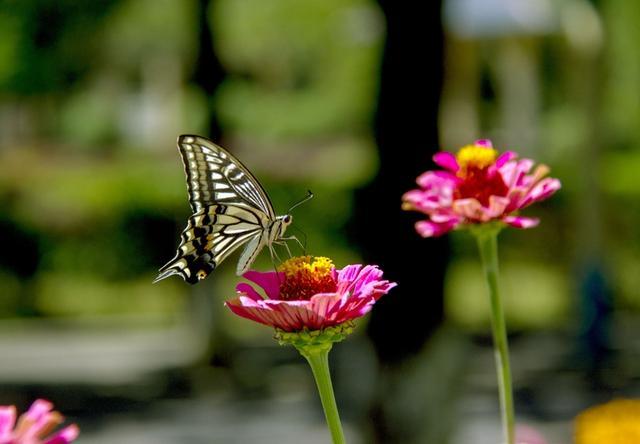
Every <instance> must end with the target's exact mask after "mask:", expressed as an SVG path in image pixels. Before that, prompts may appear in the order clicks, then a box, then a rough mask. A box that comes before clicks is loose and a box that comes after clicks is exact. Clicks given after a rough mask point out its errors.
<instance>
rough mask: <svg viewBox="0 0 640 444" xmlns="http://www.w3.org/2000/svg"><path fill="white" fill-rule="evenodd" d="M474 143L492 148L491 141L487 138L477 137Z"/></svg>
mask: <svg viewBox="0 0 640 444" xmlns="http://www.w3.org/2000/svg"><path fill="white" fill-rule="evenodd" d="M473 144H474V145H478V146H482V147H485V148H493V143H492V142H491V140H489V139H478V140H476V141H475V142H474V143H473Z"/></svg>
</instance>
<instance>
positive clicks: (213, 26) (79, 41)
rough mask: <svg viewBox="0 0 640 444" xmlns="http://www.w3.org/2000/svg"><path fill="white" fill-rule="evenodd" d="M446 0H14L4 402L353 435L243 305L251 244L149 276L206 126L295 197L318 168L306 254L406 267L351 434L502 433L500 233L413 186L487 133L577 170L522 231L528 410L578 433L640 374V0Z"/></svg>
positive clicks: (519, 308) (366, 367)
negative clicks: (241, 275) (184, 143)
mask: <svg viewBox="0 0 640 444" xmlns="http://www.w3.org/2000/svg"><path fill="white" fill-rule="evenodd" d="M421 3H422V4H417V3H416V2H402V1H397V0H380V1H379V2H375V1H373V0H305V1H300V0H183V1H177V0H94V1H92V2H78V1H74V0H3V1H1V2H0V404H17V405H19V406H20V407H22V408H24V407H25V406H27V405H28V404H29V403H30V402H31V401H32V400H33V399H34V398H37V397H46V398H48V399H51V400H52V401H54V402H55V404H56V406H57V407H58V408H59V409H60V410H61V411H63V412H64V413H65V414H67V415H68V417H69V418H70V419H71V420H73V421H75V422H77V423H78V424H79V425H80V426H81V428H82V435H81V439H80V441H79V442H83V443H94V444H101V443H113V442H118V443H121V444H128V443H136V444H140V443H154V444H164V443H167V444H168V443H171V444H176V443H189V444H191V443H205V442H206V443H225V444H229V443H239V444H245V443H250V442H258V441H259V442H262V443H285V442H287V443H289V442H290V443H295V442H302V441H303V440H304V442H307V443H309V444H312V443H325V442H328V440H329V437H328V433H327V432H326V430H325V425H324V420H323V416H322V411H321V409H320V404H319V402H318V399H317V397H316V396H317V395H316V393H315V389H314V386H313V380H312V377H311V374H310V371H309V370H308V368H307V367H306V364H305V363H304V362H303V360H302V359H301V358H300V357H299V356H297V353H296V352H295V351H294V350H293V349H290V348H285V347H280V346H278V345H277V344H276V343H275V341H273V340H272V332H271V331H270V330H269V329H268V328H265V327H261V326H257V325H252V324H251V323H250V322H248V321H245V320H242V319H238V318H234V317H233V316H232V315H231V314H230V312H228V311H227V310H226V309H225V308H224V306H223V302H224V300H225V299H226V298H229V297H232V296H233V295H234V286H235V283H236V282H237V278H236V277H235V276H234V274H233V273H234V270H235V264H234V263H233V262H234V259H233V258H232V259H229V260H228V261H227V263H225V264H224V265H223V266H222V267H220V268H219V269H218V270H216V272H215V273H214V274H213V275H212V276H211V277H210V278H209V279H207V280H206V281H204V282H203V283H201V284H199V285H197V286H194V287H191V286H189V285H187V284H185V283H184V282H182V281H181V280H179V279H177V278H175V279H168V280H165V281H162V282H160V283H158V284H154V285H152V284H151V281H152V280H153V278H154V277H155V275H156V270H157V269H158V268H159V267H160V266H161V265H163V264H164V263H165V262H166V261H167V260H169V259H170V258H171V257H172V256H173V254H174V251H175V247H176V245H177V242H178V235H179V233H180V231H181V230H182V228H183V227H184V225H185V223H186V219H187V217H188V216H189V214H190V213H189V206H188V202H187V195H186V186H185V181H184V173H183V170H182V165H181V162H180V159H179V156H178V153H177V150H176V147H175V140H176V137H177V135H179V134H182V133H196V134H202V135H205V136H209V137H212V138H214V139H215V140H217V141H218V142H219V143H220V144H222V145H223V146H225V147H227V148H228V149H229V150H230V151H232V152H234V153H235V154H236V155H237V156H238V157H239V158H240V159H242V160H243V161H244V163H245V164H246V165H247V166H249V167H250V168H251V169H252V171H253V172H254V173H255V174H256V176H258V177H259V178H260V180H261V182H262V183H263V185H264V187H265V188H266V189H267V190H268V192H269V194H270V196H271V198H272V200H273V202H274V205H275V206H276V209H277V211H279V212H280V213H282V212H284V211H286V209H287V208H289V206H290V205H291V204H292V203H294V202H295V201H297V200H298V199H300V198H301V197H303V196H304V195H305V193H306V190H307V189H311V190H313V191H314V193H315V195H316V197H315V198H314V199H313V200H312V201H310V202H308V203H306V204H305V205H303V206H302V207H300V208H298V209H296V210H295V224H294V225H295V226H296V227H297V229H299V230H301V231H302V232H304V234H306V236H307V239H308V243H307V244H308V249H309V251H310V252H311V253H313V254H319V255H326V256H330V257H332V258H333V259H334V261H335V263H336V264H337V265H338V266H341V265H344V264H346V263H349V262H353V261H367V262H374V263H378V264H380V265H381V266H382V267H383V268H384V269H385V270H386V271H387V275H388V277H389V278H390V279H393V280H396V281H398V282H399V283H400V286H399V287H398V288H397V289H395V290H394V291H393V292H392V293H391V294H390V295H389V296H387V297H386V298H385V299H383V300H382V301H381V303H380V304H378V305H377V306H376V308H375V310H374V313H373V314H372V315H371V316H370V317H369V318H368V319H366V320H363V321H362V322H360V323H359V328H358V330H357V333H356V334H355V335H354V336H353V337H351V338H350V339H349V340H347V341H345V342H344V343H341V344H339V345H338V346H336V347H335V348H334V351H333V353H332V355H331V359H332V367H333V371H334V378H335V385H336V388H337V396H338V403H339V405H340V406H341V412H342V415H343V419H344V422H345V426H346V429H347V435H348V440H349V442H351V443H353V444H357V443H361V444H369V443H408V444H412V443H437V444H440V443H452V444H467V443H474V444H484V443H487V444H495V443H496V442H499V439H500V426H499V407H498V398H497V390H496V382H495V371H494V364H493V356H492V349H491V338H490V333H489V331H490V330H489V318H488V315H489V309H488V301H487V298H486V294H485V288H484V283H483V281H482V277H481V274H480V269H479V263H478V258H477V253H476V251H475V244H474V242H473V240H472V239H471V238H470V236H469V235H468V234H466V233H454V234H452V235H449V236H446V237H445V238H441V239H426V240H425V239H420V238H419V237H418V236H417V235H416V234H415V233H414V231H413V228H412V223H413V222H414V221H415V220H417V219H418V216H417V215H410V214H403V213H402V212H401V211H400V196H401V194H402V192H404V191H406V190H408V189H409V188H411V187H412V184H413V181H414V178H415V177H416V176H417V175H418V174H419V173H420V172H421V171H423V170H426V169H428V168H431V167H432V166H433V164H432V163H431V160H430V157H431V155H432V154H433V153H434V152H435V151H436V150H438V149H448V150H456V149H457V148H458V147H460V146H462V145H464V144H467V143H469V142H471V141H473V140H474V139H476V138H480V137H483V138H491V139H493V141H494V144H495V145H496V146H497V147H498V148H499V149H501V150H504V149H512V150H516V151H518V152H520V153H521V154H522V155H525V156H531V157H533V158H535V159H537V160H538V161H540V162H544V163H546V164H548V165H550V166H551V168H552V173H553V175H554V176H555V177H559V178H560V179H561V180H562V182H563V189H562V190H561V192H559V193H558V194H557V195H556V196H554V197H553V198H552V199H551V200H549V201H548V202H545V203H544V204H541V205H537V206H536V207H534V208H531V209H529V210H527V213H528V214H530V215H535V216H539V217H541V218H542V224H541V225H540V226H539V227H538V228H536V229H534V230H529V231H526V232H523V231H516V230H507V231H505V232H503V234H502V235H501V244H500V254H501V268H502V276H501V278H502V282H501V284H502V287H503V291H504V293H505V295H506V297H507V301H506V304H507V322H508V326H509V329H510V333H511V335H510V338H511V346H512V365H513V368H514V381H515V394H516V408H517V414H518V419H519V422H521V423H526V424H530V425H533V426H535V427H536V428H537V429H538V430H540V431H541V432H543V433H544V434H545V435H546V437H547V439H548V440H549V442H550V443H551V444H564V443H570V442H571V434H572V423H571V421H572V418H573V417H574V416H575V415H576V414H577V413H578V412H579V411H581V410H582V409H584V408H586V407H588V406H590V405H593V404H595V403H599V402H602V401H606V400H609V399H611V398H614V397H621V396H627V397H633V396H639V395H640V359H639V357H640V356H639V355H640V327H639V325H640V324H639V323H638V320H639V319H640V316H639V314H640V292H639V290H638V288H640V273H639V272H638V270H640V231H639V230H638V225H639V223H640V204H639V202H640V175H639V174H638V173H639V172H640V125H638V123H639V122H640V45H639V43H640V27H638V25H637V24H638V23H639V22H640V3H637V2H629V1H625V0H594V1H589V0H563V1H552V0H443V1H436V0H431V1H429V2H421ZM295 234H297V235H298V236H299V237H301V236H302V234H301V233H299V232H298V233H295ZM257 266H258V267H259V268H270V267H271V263H270V260H269V259H268V254H266V253H265V254H263V255H262V258H261V259H260V261H259V262H258V263H257Z"/></svg>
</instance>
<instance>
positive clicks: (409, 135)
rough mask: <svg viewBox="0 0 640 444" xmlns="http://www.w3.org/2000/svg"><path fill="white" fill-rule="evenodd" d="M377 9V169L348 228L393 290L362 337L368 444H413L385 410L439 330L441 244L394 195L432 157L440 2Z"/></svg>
mask: <svg viewBox="0 0 640 444" xmlns="http://www.w3.org/2000/svg"><path fill="white" fill-rule="evenodd" d="M379 3H380V6H381V7H382V10H383V12H384V15H385V17H386V20H387V40H386V44H385V49H384V58H383V63H382V73H381V85H380V95H379V99H378V109H377V113H376V119H375V137H376V141H377V144H378V149H379V156H380V162H381V164H380V171H379V173H378V175H377V176H376V178H375V179H374V181H373V182H372V183H371V184H370V185H369V186H368V187H366V188H365V189H362V190H359V191H358V192H357V194H356V209H355V215H354V220H353V225H352V227H353V235H354V238H355V240H356V241H357V242H358V244H359V245H360V246H361V248H362V253H363V255H364V257H365V260H366V262H370V263H375V264H378V265H380V266H381V267H382V269H383V270H384V272H385V277H386V278H388V279H390V280H392V281H396V282H398V284H399V285H398V287H397V288H395V289H394V290H393V291H392V292H391V294H389V295H388V296H385V297H384V298H382V299H381V300H380V302H379V303H378V304H376V308H375V310H373V313H372V315H371V319H370V322H369V325H368V330H367V334H368V335H369V337H370V338H371V340H372V341H373V343H374V346H375V349H376V352H377V355H378V359H379V361H380V367H381V373H380V374H379V376H378V381H377V382H376V392H377V397H376V399H375V400H374V401H373V404H372V405H371V406H370V409H369V418H368V421H367V422H368V427H367V428H368V434H369V435H370V436H369V437H368V439H369V440H370V441H371V442H373V443H385V444H389V443H394V442H403V443H405V442H406V443H409V442H415V440H416V439H419V438H418V437H419V435H420V433H419V429H420V428H421V427H424V426H425V425H424V424H413V425H411V426H410V427H409V428H410V429H411V430H399V428H400V429H403V428H405V427H403V426H401V425H399V424H398V422H397V421H396V420H394V419H393V417H392V416H393V414H392V413H389V411H388V410H387V409H386V408H385V401H388V400H390V399H392V398H394V397H397V396H398V394H397V393H396V391H397V389H399V388H400V387H401V385H399V384H398V382H397V381H398V379H400V380H402V378H403V374H402V372H401V371H400V369H401V368H402V367H401V366H399V364H401V363H403V362H407V360H408V359H409V358H411V357H413V356H415V355H416V354H417V353H418V352H419V351H420V350H421V349H422V348H423V346H424V344H425V342H426V341H427V339H428V338H429V336H430V335H431V334H432V333H433V331H434V330H435V329H436V328H437V327H438V326H439V325H440V324H441V322H442V318H443V294H442V293H443V291H442V290H443V277H444V272H445V267H446V264H447V260H448V244H447V240H446V238H440V239H422V238H420V237H419V236H418V234H417V233H416V232H415V230H414V227H413V225H414V222H415V221H416V220H418V219H419V215H417V214H411V213H407V212H404V211H402V210H401V209H400V203H401V196H402V194H403V193H404V192H406V191H408V190H410V189H412V188H414V187H415V186H416V184H415V178H416V177H417V176H418V175H419V174H420V173H422V172H423V171H424V170H426V169H429V168H431V167H432V166H433V163H432V162H431V156H432V155H433V153H434V152H435V151H436V150H437V149H438V127H437V122H438V118H437V117H438V105H439V99H440V90H441V84H442V68H443V56H442V51H443V35H442V24H441V18H440V17H441V15H440V14H441V11H440V9H441V2H440V1H436V0H432V1H427V2H418V3H414V2H408V1H401V0H379ZM401 390H402V389H401ZM398 401H400V402H401V403H402V401H401V400H397V399H396V401H395V402H394V404H395V405H397V402H398ZM409 421H410V422H411V420H409ZM404 426H407V423H406V421H405V424H404ZM414 426H415V427H414Z"/></svg>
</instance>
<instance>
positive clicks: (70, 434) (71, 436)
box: [43, 424, 80, 444]
mask: <svg viewBox="0 0 640 444" xmlns="http://www.w3.org/2000/svg"><path fill="white" fill-rule="evenodd" d="M78 435H80V429H79V428H78V426H76V425H75V424H71V425H70V426H67V427H65V428H64V429H62V430H60V431H59V432H58V433H56V434H55V435H54V436H52V437H51V438H49V439H47V440H46V441H45V442H44V443H43V444H68V443H70V442H72V441H74V440H75V439H76V438H78Z"/></svg>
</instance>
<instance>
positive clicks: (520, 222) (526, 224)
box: [502, 216, 540, 229]
mask: <svg viewBox="0 0 640 444" xmlns="http://www.w3.org/2000/svg"><path fill="white" fill-rule="evenodd" d="M502 221H503V222H504V223H506V224H508V225H511V226H512V227H514V228H521V229H526V228H533V227H535V226H536V225H538V224H539V223H540V220H539V219H536V218H532V217H522V216H507V217H504V218H502Z"/></svg>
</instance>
